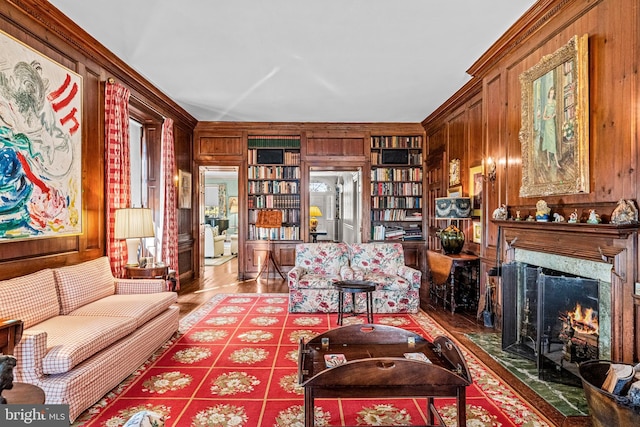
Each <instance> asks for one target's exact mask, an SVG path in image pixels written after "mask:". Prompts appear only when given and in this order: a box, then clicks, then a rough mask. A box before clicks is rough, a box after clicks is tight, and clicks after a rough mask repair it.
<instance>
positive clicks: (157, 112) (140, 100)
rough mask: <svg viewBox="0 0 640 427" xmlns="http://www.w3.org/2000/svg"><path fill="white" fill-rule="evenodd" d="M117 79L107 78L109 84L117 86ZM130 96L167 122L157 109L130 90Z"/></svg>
mask: <svg viewBox="0 0 640 427" xmlns="http://www.w3.org/2000/svg"><path fill="white" fill-rule="evenodd" d="M115 82H116V79H114V78H113V77H107V83H108V84H111V85H112V84H115ZM129 96H130V97H131V98H133V99H135V100H136V101H137V102H139V103H140V104H142V105H144V106H145V107H146V108H148V109H150V110H151V111H153V112H154V113H155V114H157V115H159V116H160V117H162V120H165V119H166V118H167V117H166V116H165V115H164V114H162V113H161V112H159V111H158V110H157V109H156V108H155V107H153V106H152V105H149V103H148V102H146V101H144V100H142V99H140V98H138V97H137V96H135V95H134V94H132V93H131V90H129Z"/></svg>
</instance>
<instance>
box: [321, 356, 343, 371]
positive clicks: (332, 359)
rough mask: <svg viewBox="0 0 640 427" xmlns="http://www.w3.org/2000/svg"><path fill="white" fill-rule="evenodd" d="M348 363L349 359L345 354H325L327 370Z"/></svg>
mask: <svg viewBox="0 0 640 427" xmlns="http://www.w3.org/2000/svg"><path fill="white" fill-rule="evenodd" d="M345 363H347V358H346V357H345V356H344V354H325V355H324V364H325V365H326V366H327V368H335V367H336V366H340V365H344V364H345Z"/></svg>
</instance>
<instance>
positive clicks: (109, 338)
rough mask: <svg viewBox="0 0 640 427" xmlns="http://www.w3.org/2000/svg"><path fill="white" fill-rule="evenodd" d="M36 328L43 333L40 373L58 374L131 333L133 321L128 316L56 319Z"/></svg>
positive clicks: (64, 317) (133, 329)
mask: <svg viewBox="0 0 640 427" xmlns="http://www.w3.org/2000/svg"><path fill="white" fill-rule="evenodd" d="M36 329H37V330H38V331H44V332H46V333H47V354H46V356H45V357H44V359H43V360H42V372H43V373H44V374H61V373H63V372H68V371H69V370H71V369H72V368H73V367H74V366H76V365H77V364H79V363H81V362H82V361H84V360H86V359H88V358H89V357H91V356H93V355H94V354H96V353H97V352H99V351H100V350H102V349H104V348H106V347H108V346H109V345H111V344H113V343H114V342H116V341H118V340H119V339H120V338H123V337H125V336H127V335H129V334H131V333H132V332H134V331H135V330H136V322H135V320H134V319H132V318H129V317H98V316H56V317H52V318H51V319H48V320H45V321H44V322H42V323H39V324H38V325H36V326H35V327H34V328H33V330H36ZM114 357H117V355H116V356H114Z"/></svg>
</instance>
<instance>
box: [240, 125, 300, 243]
mask: <svg viewBox="0 0 640 427" xmlns="http://www.w3.org/2000/svg"><path fill="white" fill-rule="evenodd" d="M248 150H249V151H248V169H247V178H248V179H247V186H248V187H247V190H248V200H247V208H248V224H249V229H248V234H247V235H248V240H300V137H299V136H249V137H248ZM265 209H269V210H279V211H281V212H282V226H281V227H280V228H261V227H257V226H256V221H257V219H258V212H260V211H261V210H265Z"/></svg>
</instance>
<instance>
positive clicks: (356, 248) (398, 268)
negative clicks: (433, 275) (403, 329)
mask: <svg viewBox="0 0 640 427" xmlns="http://www.w3.org/2000/svg"><path fill="white" fill-rule="evenodd" d="M421 279H422V273H421V272H420V271H419V270H416V269H414V268H411V267H408V266H406V265H405V264H404V250H403V248H402V244H401V243H357V244H351V245H347V244H345V243H301V244H298V245H297V246H296V262H295V266H294V267H293V268H292V269H291V270H290V271H289V273H288V285H289V311H290V312H291V313H313V312H326V313H330V312H337V311H338V291H337V290H336V288H335V286H334V283H335V282H337V281H340V280H367V281H371V282H373V283H375V285H376V290H375V291H374V292H373V311H374V313H416V312H417V311H418V307H419V304H420V297H419V290H420V281H421ZM356 298H357V300H356V309H357V310H358V311H364V309H365V304H366V302H365V295H364V294H357V296H356ZM344 304H345V306H344V311H345V312H349V311H351V310H352V302H351V294H346V295H345V301H344Z"/></svg>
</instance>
